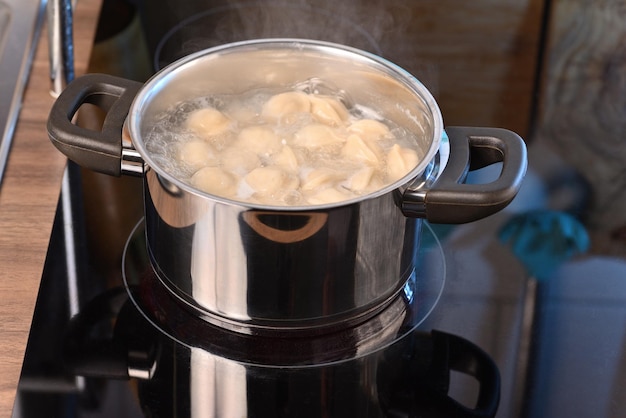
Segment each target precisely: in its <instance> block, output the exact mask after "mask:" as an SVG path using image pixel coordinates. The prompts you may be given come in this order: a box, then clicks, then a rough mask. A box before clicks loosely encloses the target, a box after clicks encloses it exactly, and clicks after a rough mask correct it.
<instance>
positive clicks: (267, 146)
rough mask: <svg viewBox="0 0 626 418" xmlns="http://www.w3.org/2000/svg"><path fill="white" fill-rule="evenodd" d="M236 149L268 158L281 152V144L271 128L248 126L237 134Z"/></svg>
mask: <svg viewBox="0 0 626 418" xmlns="http://www.w3.org/2000/svg"><path fill="white" fill-rule="evenodd" d="M234 145H235V146H236V147H237V148H239V149H242V150H246V151H250V152H254V153H255V154H258V155H262V156H270V155H272V154H275V153H277V152H278V151H280V150H281V148H282V146H283V143H282V140H281V139H280V137H279V136H278V135H276V134H275V133H274V131H273V130H272V129H271V128H268V127H266V126H249V127H247V128H244V129H242V130H241V132H239V136H238V137H237V142H236V143H235V144H234Z"/></svg>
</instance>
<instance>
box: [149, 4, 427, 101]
mask: <svg viewBox="0 0 626 418" xmlns="http://www.w3.org/2000/svg"><path fill="white" fill-rule="evenodd" d="M194 3H195V4H198V6H197V7H198V8H197V10H185V11H184V13H186V14H187V16H188V17H186V18H185V19H183V20H182V21H181V22H180V23H179V24H178V25H176V26H175V27H173V28H172V29H171V30H170V31H169V32H168V33H166V34H165V36H164V37H163V39H162V40H161V42H160V44H159V45H158V46H157V50H156V53H155V57H154V59H155V62H154V66H155V69H160V68H163V67H164V66H166V65H168V64H170V63H171V62H173V61H175V60H177V59H179V58H181V57H183V56H186V55H189V54H191V53H193V52H197V51H200V50H203V49H206V48H210V47H214V46H217V45H222V44H226V43H230V42H235V41H244V40H250V39H259V38H305V39H315V40H322V41H329V42H335V43H339V44H343V45H349V46H352V47H355V48H358V49H362V50H365V51H368V52H371V53H374V54H377V55H380V56H383V57H385V58H387V59H389V60H390V61H392V62H394V63H396V64H398V65H400V66H401V67H403V68H405V69H407V70H408V71H409V72H411V73H413V74H414V75H415V76H416V77H418V78H419V79H421V81H422V82H423V83H424V84H426V85H427V87H428V88H429V89H430V90H431V91H433V86H436V84H437V80H436V77H437V74H438V70H437V68H436V65H434V64H433V63H430V62H424V61H423V60H421V59H420V57H419V56H418V54H416V51H419V49H420V47H419V45H415V43H416V42H419V41H418V40H415V39H408V38H407V37H406V33H407V29H408V28H410V25H411V16H412V12H413V8H412V7H411V6H410V5H406V4H404V3H403V2H389V1H385V0H367V1H341V0H251V1H249V0H248V1H247V0H244V1H241V0H226V1H223V2H215V3H212V4H213V5H212V6H207V5H204V6H200V4H202V3H203V2H193V3H188V4H189V5H190V7H193V6H191V4H194ZM181 4H184V3H181ZM180 12H181V13H182V12H183V11H182V10H181V11H180Z"/></svg>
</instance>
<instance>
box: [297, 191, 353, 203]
mask: <svg viewBox="0 0 626 418" xmlns="http://www.w3.org/2000/svg"><path fill="white" fill-rule="evenodd" d="M350 197H351V195H349V194H347V193H344V192H342V191H340V190H338V189H336V188H334V187H330V188H327V189H323V190H320V191H317V192H315V193H313V194H311V195H307V196H306V200H307V202H308V203H309V204H311V205H324V204H328V203H336V202H341V201H343V200H346V199H349V198H350Z"/></svg>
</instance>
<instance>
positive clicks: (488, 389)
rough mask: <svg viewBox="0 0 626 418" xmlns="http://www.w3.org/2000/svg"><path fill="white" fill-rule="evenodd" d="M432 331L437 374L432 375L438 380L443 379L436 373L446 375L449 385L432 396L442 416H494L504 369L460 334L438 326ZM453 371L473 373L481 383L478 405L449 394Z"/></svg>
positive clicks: (434, 365)
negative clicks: (440, 328) (470, 405)
mask: <svg viewBox="0 0 626 418" xmlns="http://www.w3.org/2000/svg"><path fill="white" fill-rule="evenodd" d="M431 335H432V338H433V361H432V368H431V371H434V372H433V373H434V375H431V376H429V378H430V379H432V381H433V382H437V381H441V379H439V378H438V377H437V376H436V374H439V376H443V379H444V381H445V385H441V387H440V388H442V387H445V388H446V390H445V391H441V392H439V393H438V394H434V396H432V397H430V401H435V402H436V403H438V404H439V407H440V409H439V411H440V412H443V414H442V415H440V416H445V417H467V418H492V417H494V416H495V415H496V412H497V411H498V406H499V404H500V372H499V371H498V367H497V366H496V364H495V363H494V361H493V360H492V359H491V357H489V355H487V353H485V352H484V351H483V350H482V349H480V348H479V347H478V346H477V345H475V344H472V343H470V342H469V341H467V340H466V339H464V338H461V337H459V336H456V335H453V334H448V333H445V332H441V331H437V330H433V331H432V333H431ZM452 371H456V372H459V373H463V374H466V375H469V376H472V377H474V378H475V379H476V381H477V382H478V383H479V384H480V388H479V390H478V398H477V400H476V405H475V407H473V408H470V407H468V406H465V405H463V404H461V403H459V402H458V401H456V400H455V399H453V398H451V397H450V396H449V395H448V394H447V385H448V383H449V379H450V374H451V372H452ZM434 386H435V387H436V386H437V385H436V384H435V385H434ZM431 387H432V386H431ZM424 395H426V392H424V391H421V392H419V394H418V396H424ZM431 395H433V394H431Z"/></svg>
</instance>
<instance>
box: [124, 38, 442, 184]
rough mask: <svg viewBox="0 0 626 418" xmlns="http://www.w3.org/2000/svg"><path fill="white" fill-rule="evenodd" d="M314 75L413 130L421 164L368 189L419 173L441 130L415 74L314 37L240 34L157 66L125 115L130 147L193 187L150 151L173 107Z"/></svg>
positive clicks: (161, 171) (329, 87) (402, 181)
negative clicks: (251, 38) (155, 134)
mask: <svg viewBox="0 0 626 418" xmlns="http://www.w3.org/2000/svg"><path fill="white" fill-rule="evenodd" d="M311 80H314V82H315V83H316V86H317V87H316V88H319V89H322V90H323V91H331V92H336V93H338V94H340V95H342V96H344V97H345V101H347V102H351V103H356V104H359V105H364V106H367V107H368V108H371V109H375V111H376V112H377V114H379V115H382V116H383V117H384V118H385V119H387V120H389V121H391V122H393V123H394V124H397V125H398V126H401V127H403V128H404V129H407V130H408V131H410V132H411V133H413V134H414V138H415V139H414V140H415V141H416V145H417V150H418V155H419V163H418V164H417V166H416V167H415V168H414V169H413V170H412V171H410V172H409V173H408V174H407V175H406V176H404V177H403V178H401V179H400V180H398V181H396V182H394V183H392V184H390V185H387V186H386V187H384V188H382V189H380V190H378V191H377V192H376V193H374V194H383V193H387V192H388V191H390V190H393V189H395V188H397V187H398V186H400V185H402V184H405V183H407V182H408V181H409V180H411V179H413V178H414V177H416V176H417V175H420V174H421V173H422V172H423V171H424V169H425V167H426V166H427V165H428V163H429V162H430V161H431V159H432V158H433V156H434V155H435V153H436V152H437V150H438V147H439V141H440V140H441V135H442V132H443V128H442V125H443V123H442V120H441V114H440V111H439V108H438V107H437V104H436V102H435V101H434V99H433V97H432V96H431V94H430V93H429V92H428V90H427V89H426V88H425V87H424V86H423V85H422V84H421V83H420V82H419V81H418V80H416V79H415V78H414V77H413V76H411V75H410V74H409V73H407V72H405V71H404V70H402V69H401V68H399V67H397V66H396V65H394V64H393V63H390V62H388V61H386V60H384V59H383V58H380V57H378V56H375V55H372V54H369V53H366V52H363V51H360V50H356V49H353V48H350V47H345V46H341V45H336V44H330V43H326V42H320V41H309V40H293V39H268V40H257V41H245V42H239V43H234V44H228V45H223V46H220V47H216V48H212V49H208V50H204V51H201V52H198V53H195V54H192V55H189V56H187V57H185V58H183V59H181V60H179V61H177V62H175V63H173V64H171V65H170V66H168V67H166V68H165V69H163V70H162V71H160V72H159V73H157V74H156V75H155V76H154V77H153V78H152V79H151V80H149V81H148V83H147V84H146V85H145V86H144V87H143V88H142V90H141V91H140V93H139V94H138V96H137V97H136V99H135V101H134V103H133V105H132V107H131V110H130V113H129V119H128V128H129V133H130V136H131V138H132V141H133V146H134V147H135V148H136V149H137V150H138V151H139V153H140V154H141V155H142V157H143V158H144V160H145V162H146V163H147V165H148V166H150V167H151V168H153V169H155V170H157V171H158V172H159V174H160V175H162V176H164V177H165V178H167V179H168V180H169V181H171V182H173V183H174V184H176V185H177V186H178V187H182V188H183V189H186V190H190V191H193V188H192V187H191V186H189V185H187V184H185V183H183V182H181V181H179V179H177V178H176V177H175V176H172V175H171V174H169V173H168V171H167V170H166V169H164V166H165V165H166V164H164V163H163V161H161V160H159V159H156V158H153V154H152V153H151V152H150V147H149V145H148V146H147V143H149V141H147V138H148V137H149V135H150V132H151V130H152V129H153V127H154V125H155V124H157V123H158V121H159V119H160V118H163V114H164V113H165V112H167V111H168V109H171V108H172V107H173V106H175V105H177V104H179V103H181V102H184V101H188V100H190V99H194V98H200V97H207V96H211V95H237V94H244V93H246V92H249V91H251V90H255V89H261V88H268V87H271V88H291V87H293V86H295V85H298V84H301V83H304V82H311Z"/></svg>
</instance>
